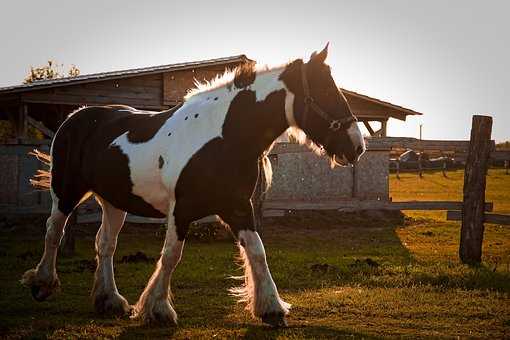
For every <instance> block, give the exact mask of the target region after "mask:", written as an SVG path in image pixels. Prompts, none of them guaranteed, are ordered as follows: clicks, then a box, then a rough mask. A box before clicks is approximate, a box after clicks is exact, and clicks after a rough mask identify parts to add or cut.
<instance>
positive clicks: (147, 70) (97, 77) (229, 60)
mask: <svg viewBox="0 0 510 340" xmlns="http://www.w3.org/2000/svg"><path fill="white" fill-rule="evenodd" d="M249 60H250V59H248V58H247V57H246V56H245V55H244V54H240V55H236V56H232V57H224V58H216V59H208V60H199V61H191V62H186V63H177V64H167V65H159V66H151V67H142V68H133V69H129V70H122V71H111V72H101V73H93V74H84V75H79V76H77V77H66V78H58V79H50V80H38V81H35V82H33V83H30V84H22V85H15V86H7V87H0V95H1V94H4V93H18V92H26V91H31V90H39V89H44V88H51V87H58V86H65V85H71V84H72V85H75V84H80V83H87V82H94V81H101V80H112V79H119V78H127V77H133V76H142V75H148V74H155V73H161V72H172V71H181V70H188V69H193V68H198V67H207V66H214V65H228V64H237V63H239V62H244V61H249Z"/></svg>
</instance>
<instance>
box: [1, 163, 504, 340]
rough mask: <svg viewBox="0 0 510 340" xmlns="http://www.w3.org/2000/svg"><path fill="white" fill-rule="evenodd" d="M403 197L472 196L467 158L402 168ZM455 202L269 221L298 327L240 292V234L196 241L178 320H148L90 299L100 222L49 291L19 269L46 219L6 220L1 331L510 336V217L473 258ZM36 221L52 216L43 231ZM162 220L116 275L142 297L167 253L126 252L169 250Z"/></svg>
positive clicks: (491, 191)
mask: <svg viewBox="0 0 510 340" xmlns="http://www.w3.org/2000/svg"><path fill="white" fill-rule="evenodd" d="M390 182H391V183H390V189H391V195H392V197H393V199H394V200H395V201H398V200H409V199H423V200H434V199H436V200H461V199H462V183H463V173H462V171H456V172H450V173H449V174H448V178H443V177H442V175H441V173H435V174H429V173H426V174H425V177H424V178H423V179H419V178H418V176H417V175H416V174H403V175H401V180H397V179H396V178H394V177H393V176H392V177H391V179H390ZM487 200H488V201H492V202H494V208H495V211H496V212H499V213H510V176H509V175H505V174H504V171H503V170H490V171H489V175H488V188H487ZM444 215H445V213H444V212H443V213H437V212H434V213H424V212H409V213H406V214H405V215H400V214H397V213H392V214H382V213H371V214H369V215H360V214H357V213H349V214H346V213H344V214H339V213H334V212H320V213H319V212H310V213H293V214H291V215H289V216H286V217H285V218H271V219H266V220H265V229H264V233H263V239H264V243H265V245H266V249H267V255H268V261H269V265H270V268H271V271H272V273H273V277H274V279H275V281H276V283H277V285H278V287H279V289H280V293H281V295H282V296H283V298H284V299H286V300H287V301H288V302H290V303H292V304H293V308H292V310H291V314H290V316H289V317H288V321H289V327H288V328H285V329H271V328H268V327H266V326H264V325H263V324H261V323H260V321H258V320H253V319H251V317H250V316H249V315H248V313H247V312H246V311H244V310H243V306H241V305H238V304H236V302H235V301H234V300H233V299H232V298H231V297H229V296H228V294H227V288H228V287H231V286H232V285H235V284H236V283H235V282H234V281H232V280H231V279H229V276H230V275H236V274H239V273H240V272H239V269H238V268H237V265H236V264H235V262H234V259H235V257H236V254H237V251H236V248H235V246H234V244H233V242H232V241H231V240H230V239H228V238H227V239H221V240H215V241H207V240H195V239H192V240H189V241H188V242H187V244H186V247H185V250H184V256H183V261H182V262H181V264H180V265H179V267H178V268H177V270H176V272H175V275H174V278H173V281H172V287H173V293H174V295H175V308H176V311H177V313H178V315H179V326H177V327H155V326H152V327H145V326H143V325H140V324H139V323H138V322H136V321H132V320H129V319H127V318H104V317H99V316H97V315H96V314H94V311H93V307H92V305H91V303H90V290H91V287H92V280H93V271H94V266H95V265H94V261H93V257H94V254H93V242H94V233H95V231H96V230H97V225H87V226H80V227H79V228H78V229H77V231H76V235H77V236H76V237H77V253H78V254H77V255H76V256H75V257H72V258H59V260H58V271H59V276H60V280H61V282H62V292H61V293H60V294H58V295H57V296H55V297H53V298H51V299H50V300H48V301H45V302H42V303H38V302H35V301H34V300H33V299H32V298H31V296H30V292H29V291H28V289H26V288H23V287H22V286H21V285H20V284H19V282H18V280H19V278H20V277H21V274H22V273H23V272H24V271H25V270H27V269H29V268H32V267H33V266H34V265H35V264H36V263H37V261H38V260H39V257H40V254H41V252H42V241H43V230H42V226H43V219H42V218H40V217H38V218H35V217H30V216H26V217H24V218H23V219H21V220H19V219H18V221H17V223H16V224H14V225H12V226H10V227H4V228H2V229H0V267H1V268H2V270H0V333H1V334H3V336H2V337H3V338H5V337H7V338H25V337H28V338H58V339H60V338H69V339H74V338H115V337H119V338H158V337H175V338H236V337H247V338H256V339H260V338H268V339H272V338H281V339H300V338H318V339H322V338H340V337H354V338H380V337H410V338H418V337H458V336H459V337H491V338H493V337H496V338H505V337H507V338H508V337H510V227H508V226H507V227H503V226H498V225H486V229H485V239H484V249H483V264H482V265H481V266H479V267H468V266H465V265H462V264H460V263H459V260H458V256H457V251H458V242H459V229H460V228H459V226H460V225H459V223H458V222H449V221H445V218H444ZM34 225H35V226H38V228H35V229H37V231H34V230H35V229H34ZM162 230H163V229H162V228H161V227H158V226H140V225H127V226H126V227H125V229H124V231H123V232H122V233H121V235H120V238H119V245H118V251H117V254H116V260H117V263H116V280H117V285H118V287H119V291H120V292H121V293H122V294H123V295H124V296H125V297H126V298H127V299H128V300H129V302H130V303H134V302H136V299H137V298H138V295H139V294H140V293H141V292H142V290H143V287H144V285H145V284H146V282H147V280H148V278H149V276H150V274H151V273H152V270H153V269H154V262H153V261H152V260H150V261H149V263H144V262H140V263H121V261H120V260H121V259H122V257H123V256H124V255H128V254H133V253H136V252H137V251H143V252H144V253H145V254H146V255H147V256H149V257H151V258H157V256H158V253H159V251H160V249H161V247H162V242H163V236H162V235H163V233H162Z"/></svg>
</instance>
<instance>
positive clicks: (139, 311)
mask: <svg viewBox="0 0 510 340" xmlns="http://www.w3.org/2000/svg"><path fill="white" fill-rule="evenodd" d="M131 318H132V319H140V320H141V321H142V323H143V324H145V325H168V326H177V313H175V310H174V309H173V308H172V306H171V304H170V302H169V300H168V299H163V300H159V301H156V302H155V303H154V302H153V303H148V304H147V303H146V304H145V305H143V304H141V303H140V302H138V304H137V305H136V306H135V307H134V308H133V313H132V316H131Z"/></svg>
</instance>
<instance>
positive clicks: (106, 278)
mask: <svg viewBox="0 0 510 340" xmlns="http://www.w3.org/2000/svg"><path fill="white" fill-rule="evenodd" d="M96 198H97V201H98V202H99V204H100V205H101V208H102V209H103V218H102V222H101V227H100V228H99V231H98V232H97V235H96V259H97V269H96V274H95V278H94V288H93V289H92V298H93V300H94V307H95V309H96V312H98V313H101V314H116V315H124V314H126V313H129V312H130V311H131V306H130V305H129V303H128V302H127V301H126V299H125V298H124V297H123V296H122V295H120V294H119V291H118V290H117V286H116V285H115V277H114V271H113V254H114V253H115V248H116V247H117V236H118V235H119V232H120V230H121V229H122V226H123V225H124V219H125V218H126V212H125V211H122V210H119V209H117V208H115V207H114V206H112V205H111V204H110V203H109V202H107V201H105V200H103V199H101V198H99V197H96Z"/></svg>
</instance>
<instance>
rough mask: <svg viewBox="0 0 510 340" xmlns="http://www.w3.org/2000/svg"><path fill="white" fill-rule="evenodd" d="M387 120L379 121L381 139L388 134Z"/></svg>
mask: <svg viewBox="0 0 510 340" xmlns="http://www.w3.org/2000/svg"><path fill="white" fill-rule="evenodd" d="M387 130H388V120H381V137H386V136H387V134H388V132H387Z"/></svg>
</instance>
